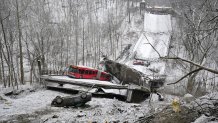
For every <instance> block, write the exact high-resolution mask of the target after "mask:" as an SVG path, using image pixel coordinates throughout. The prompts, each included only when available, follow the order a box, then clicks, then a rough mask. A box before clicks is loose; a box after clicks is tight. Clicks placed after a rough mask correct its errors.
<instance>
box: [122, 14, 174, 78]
mask: <svg viewBox="0 0 218 123" xmlns="http://www.w3.org/2000/svg"><path fill="white" fill-rule="evenodd" d="M171 23H172V22H171V15H169V14H165V15H163V14H161V15H159V14H151V13H145V15H144V31H143V32H142V34H141V36H140V37H139V39H138V41H137V42H136V44H135V45H134V46H133V48H131V51H130V57H129V58H128V60H123V61H127V62H125V64H127V65H128V66H130V67H133V68H135V69H136V70H139V71H141V72H143V73H145V74H147V75H150V74H153V73H152V72H151V71H150V70H151V69H152V70H155V71H157V72H156V73H157V74H164V71H165V62H164V61H161V60H160V59H159V57H160V56H161V57H164V56H167V55H168V48H169V44H170V38H171V33H172V25H171ZM134 59H143V60H145V61H148V62H150V65H149V66H148V67H146V66H136V65H133V61H134Z"/></svg>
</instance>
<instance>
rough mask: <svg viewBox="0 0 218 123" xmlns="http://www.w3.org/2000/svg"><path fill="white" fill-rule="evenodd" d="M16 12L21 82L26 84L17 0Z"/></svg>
mask: <svg viewBox="0 0 218 123" xmlns="http://www.w3.org/2000/svg"><path fill="white" fill-rule="evenodd" d="M16 11H17V28H18V34H19V38H18V41H19V54H20V81H21V84H25V82H24V71H23V51H22V42H21V36H22V32H21V27H20V17H19V5H18V0H16Z"/></svg>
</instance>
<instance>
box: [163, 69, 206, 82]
mask: <svg viewBox="0 0 218 123" xmlns="http://www.w3.org/2000/svg"><path fill="white" fill-rule="evenodd" d="M200 70H203V68H198V69H195V70H193V71H191V72H189V73H187V74H186V75H185V76H183V77H182V78H180V79H179V80H177V81H176V82H173V83H168V84H167V85H172V84H176V83H178V82H180V81H181V80H183V79H185V78H186V77H187V76H189V75H191V74H193V73H195V72H198V71H200Z"/></svg>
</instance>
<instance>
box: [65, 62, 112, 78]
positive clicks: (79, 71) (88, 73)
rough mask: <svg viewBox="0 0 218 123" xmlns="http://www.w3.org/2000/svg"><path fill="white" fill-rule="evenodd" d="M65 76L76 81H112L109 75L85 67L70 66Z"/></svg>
mask: <svg viewBox="0 0 218 123" xmlns="http://www.w3.org/2000/svg"><path fill="white" fill-rule="evenodd" d="M64 75H67V76H69V77H72V78H76V79H97V80H101V81H110V80H111V75H110V74H109V73H107V72H104V71H100V70H97V69H94V68H89V67H85V66H75V65H69V66H68V67H67V68H66V70H65V72H64Z"/></svg>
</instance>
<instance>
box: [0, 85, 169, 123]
mask: <svg viewBox="0 0 218 123" xmlns="http://www.w3.org/2000/svg"><path fill="white" fill-rule="evenodd" d="M58 95H60V96H68V95H69V94H65V93H61V92H56V91H51V90H46V89H43V88H41V89H37V90H36V91H34V92H30V93H26V95H23V96H19V95H18V96H17V98H11V97H8V96H4V94H3V93H1V94H0V96H1V98H2V99H1V98H0V122H3V121H10V122H24V121H25V122H46V123H53V122H91V121H92V122H94V121H96V122H98V123H101V122H106V121H107V122H110V121H120V122H124V121H127V122H133V121H136V120H138V119H139V118H140V117H143V116H146V115H148V114H149V113H151V111H155V110H156V109H157V108H158V107H163V106H164V105H166V104H169V103H167V102H159V101H158V100H157V98H156V97H157V96H155V95H153V96H152V99H151V103H149V99H147V100H145V101H144V102H142V103H140V104H134V103H126V102H122V101H119V100H117V99H106V98H92V100H91V101H90V102H88V103H87V104H86V106H85V107H77V108H76V107H70V108H63V107H51V105H50V104H51V101H52V100H53V99H54V98H55V97H56V96H58ZM3 99H4V101H2V100H3ZM170 100H171V99H170ZM166 101H169V100H166ZM151 105H152V106H151Z"/></svg>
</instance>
